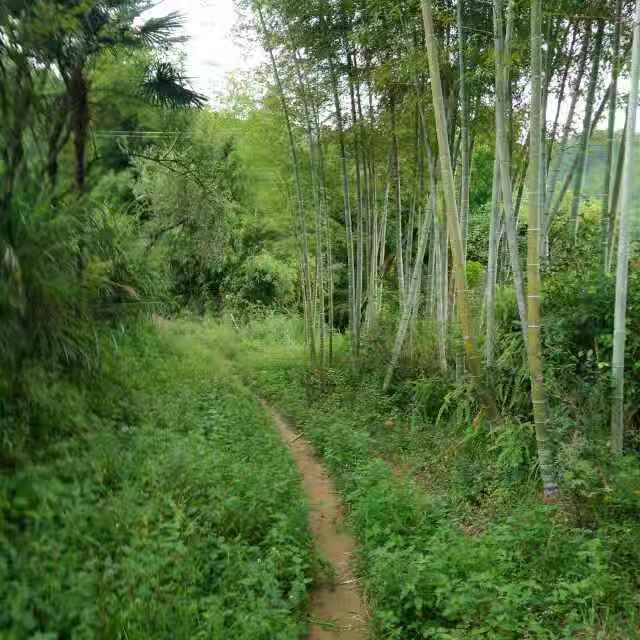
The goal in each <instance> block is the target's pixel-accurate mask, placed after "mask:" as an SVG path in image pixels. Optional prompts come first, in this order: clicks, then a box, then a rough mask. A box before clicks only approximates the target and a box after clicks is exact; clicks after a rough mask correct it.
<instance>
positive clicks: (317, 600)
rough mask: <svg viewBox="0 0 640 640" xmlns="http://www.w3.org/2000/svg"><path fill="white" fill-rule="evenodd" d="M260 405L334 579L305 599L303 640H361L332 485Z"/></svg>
mask: <svg viewBox="0 0 640 640" xmlns="http://www.w3.org/2000/svg"><path fill="white" fill-rule="evenodd" d="M260 402H261V403H262V405H263V407H264V408H265V409H266V410H267V412H268V413H269V414H270V415H271V417H272V418H273V421H274V422H275V424H276V426H277V427H278V431H279V432H280V435H281V436H282V439H283V440H284V441H285V443H286V444H287V446H288V447H289V450H290V451H291V454H292V456H293V458H294V460H295V462H296V464H297V466H298V469H299V470H300V474H301V475H302V481H303V486H304V490H305V493H306V494H307V498H308V500H309V509H310V513H309V521H310V522H309V524H310V528H311V532H312V533H313V536H314V539H315V543H316V547H317V549H318V551H319V553H320V555H321V556H322V558H323V559H324V560H325V561H327V562H328V563H329V564H330V565H331V567H332V568H333V571H334V574H335V583H334V584H330V585H325V584H321V585H319V586H318V587H317V588H316V589H315V590H314V591H313V593H312V594H311V607H310V611H309V617H310V632H309V640H338V639H339V640H366V638H368V637H369V634H368V626H367V619H368V614H367V608H366V606H365V603H364V601H363V599H362V597H361V596H360V593H359V591H358V583H357V580H356V578H355V576H354V574H353V571H352V569H351V559H352V557H353V555H354V552H355V549H356V542H355V540H354V539H353V537H352V536H350V535H349V534H347V533H345V531H344V530H343V525H344V516H343V511H342V505H341V503H340V500H339V498H338V496H337V493H336V490H335V486H334V484H333V482H332V480H331V478H330V477H329V475H328V473H327V472H326V471H325V469H324V468H323V466H322V465H321V464H320V463H319V462H318V461H317V460H316V459H315V457H314V454H313V450H312V448H311V445H310V444H309V443H308V442H307V441H306V440H304V439H303V438H302V437H300V435H299V434H296V433H295V432H294V431H293V429H292V428H291V427H290V426H289V425H288V424H287V422H286V421H285V420H284V418H283V417H282V416H281V415H280V414H279V413H278V412H277V411H275V410H274V409H273V408H272V407H271V406H269V405H268V404H267V403H266V402H265V401H264V400H261V401H260Z"/></svg>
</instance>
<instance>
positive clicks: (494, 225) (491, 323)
mask: <svg viewBox="0 0 640 640" xmlns="http://www.w3.org/2000/svg"><path fill="white" fill-rule="evenodd" d="M499 172H500V163H499V161H498V155H497V154H496V156H495V159H494V161H493V187H492V190H491V224H490V227H489V257H488V264H487V286H486V301H485V310H486V314H487V316H486V317H487V327H486V338H485V359H486V363H487V367H493V364H494V356H495V353H494V352H495V340H496V281H497V266H498V240H499V238H498V230H499V229H498V227H499V226H500V187H499V185H500V176H499V175H498V174H499Z"/></svg>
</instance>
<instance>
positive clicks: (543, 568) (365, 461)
mask: <svg viewBox="0 0 640 640" xmlns="http://www.w3.org/2000/svg"><path fill="white" fill-rule="evenodd" d="M207 331H208V334H209V341H210V344H211V346H212V348H216V345H218V347H217V348H218V349H220V348H221V349H222V350H223V351H224V353H225V356H226V357H227V358H229V359H230V360H231V361H232V362H233V363H234V367H235V369H236V371H238V372H240V373H241V374H242V375H243V376H244V378H245V379H246V380H247V381H248V382H250V383H251V384H253V385H254V387H255V389H256V390H257V391H258V392H259V393H261V394H262V395H264V396H266V397H268V398H269V399H270V400H271V401H272V402H273V403H274V404H275V405H276V406H277V407H278V408H279V410H281V411H282V412H283V413H285V414H286V415H287V416H288V417H289V418H290V419H291V420H292V421H294V422H295V424H296V425H297V426H298V427H299V428H300V429H302V430H304V433H305V435H306V437H307V438H309V439H310V440H311V441H312V443H313V444H314V446H315V448H316V451H317V452H318V453H319V454H320V455H321V456H322V457H323V458H324V460H325V462H326V464H327V465H328V466H329V467H330V469H331V471H332V472H333V474H334V475H335V477H336V479H337V481H338V486H339V488H340V490H341V491H342V494H343V496H344V499H345V501H346V503H347V504H348V506H349V508H350V523H351V526H352V527H353V529H354V531H355V533H356V534H357V536H358V539H359V542H360V545H361V555H360V572H361V576H362V580H363V583H364V586H365V588H366V592H367V595H368V597H369V600H370V603H371V605H372V609H373V611H374V616H375V621H374V622H375V627H376V631H377V633H378V635H379V637H380V638H385V639H397V640H409V639H413V638H434V639H439V640H444V639H456V640H463V639H469V638H491V639H505V640H516V639H522V638H540V639H549V640H551V639H554V640H555V639H558V638H603V639H604V638H606V639H614V638H618V639H620V640H622V639H630V638H635V637H638V633H637V612H638V606H639V598H638V579H637V575H638V569H639V568H640V557H639V555H638V552H637V544H636V543H635V539H636V538H637V536H638V534H639V533H640V528H639V526H638V521H637V513H636V515H635V516H633V515H631V516H629V514H628V513H627V514H626V515H625V512H624V510H618V511H616V510H615V509H613V510H610V511H608V512H607V514H605V515H602V516H601V517H600V519H596V520H594V521H589V520H588V519H584V518H582V519H581V518H580V517H577V516H576V514H575V513H572V511H571V507H570V505H569V504H564V503H563V504H560V505H554V506H545V505H543V504H541V500H540V498H539V495H538V494H537V485H536V481H535V477H534V474H533V472H532V470H531V469H530V468H528V467H527V465H526V464H524V463H523V461H524V460H526V459H535V458H533V457H532V456H530V455H529V453H528V452H527V451H526V449H527V447H530V446H531V442H530V440H531V434H530V433H529V431H528V429H527V428H523V427H521V426H520V427H515V426H514V427H512V428H509V427H506V428H504V429H503V430H502V431H501V432H500V433H499V434H494V435H490V434H489V433H488V431H487V430H486V429H482V428H475V427H476V426H477V425H474V424H473V419H472V418H473V417H472V416H465V415H464V413H462V414H461V413H459V412H457V411H452V412H451V414H450V417H449V419H447V420H443V419H442V416H441V415H440V421H438V414H439V411H438V408H437V407H436V408H435V409H434V410H432V411H431V413H430V414H429V411H427V412H426V413H425V412H421V411H418V410H416V406H415V398H416V396H417V395H418V394H419V393H422V395H424V394H425V385H427V386H428V385H429V384H437V382H436V381H422V382H420V383H419V384H421V385H422V387H421V389H418V390H416V389H414V392H413V393H411V394H408V393H407V391H406V389H405V390H399V391H398V394H397V395H396V396H395V397H391V396H384V395H383V394H381V393H380V391H379V388H380V386H379V381H377V380H370V379H367V378H366V377H362V376H361V375H355V374H354V373H353V372H352V371H351V369H350V367H349V366H347V365H346V364H342V365H340V364H338V365H337V366H336V368H335V369H333V370H330V371H329V372H327V373H326V374H322V375H320V374H318V373H315V374H314V373H313V372H311V373H310V372H309V370H308V368H307V366H306V365H305V358H304V350H303V348H302V346H301V344H300V340H299V338H300V330H299V329H296V328H295V327H293V326H292V325H289V328H287V324H286V322H285V321H284V320H280V321H278V320H271V321H270V324H269V323H268V324H267V325H264V324H263V325H250V326H249V327H248V328H247V329H244V330H243V334H242V336H243V338H242V339H241V336H239V335H238V334H235V335H234V334H233V331H232V329H230V328H225V327H215V326H213V325H212V326H210V327H209V328H208V329H207ZM220 345H221V346H220ZM427 395H428V393H427ZM408 396H410V397H411V398H412V400H411V401H408V400H407V397H408ZM426 404H427V405H428V404H429V403H428V402H427V403H426ZM421 406H422V408H424V406H425V404H424V403H423V405H421ZM613 497H614V498H615V496H613ZM613 501H614V502H615V500H613Z"/></svg>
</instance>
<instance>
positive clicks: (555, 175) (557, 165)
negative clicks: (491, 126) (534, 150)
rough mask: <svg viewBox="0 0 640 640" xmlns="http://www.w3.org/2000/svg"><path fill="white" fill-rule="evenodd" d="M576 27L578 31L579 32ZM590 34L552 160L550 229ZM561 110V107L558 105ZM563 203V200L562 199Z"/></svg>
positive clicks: (547, 217)
mask: <svg viewBox="0 0 640 640" xmlns="http://www.w3.org/2000/svg"><path fill="white" fill-rule="evenodd" d="M577 28H578V27H577V26H576V30H577ZM590 34H591V30H588V31H587V33H586V35H585V39H584V42H583V43H582V53H581V55H580V62H579V65H578V74H577V76H576V80H575V83H574V85H573V95H572V97H571V104H570V105H569V113H568V114H567V119H566V121H565V124H564V129H563V131H562V140H561V142H560V148H559V149H558V151H556V154H555V155H554V156H552V157H551V158H550V163H549V164H550V170H549V181H548V183H547V194H546V197H545V202H546V207H545V216H544V222H545V227H547V228H550V226H551V222H550V218H552V217H553V213H552V212H553V210H552V209H551V205H552V204H553V199H554V196H555V191H556V186H557V184H558V180H559V179H560V172H561V170H562V160H563V158H564V155H565V153H566V150H567V143H568V141H569V136H570V135H571V127H572V125H573V119H574V117H575V112H576V107H577V105H578V99H579V97H580V87H581V85H582V79H583V78H584V73H585V70H586V68H587V58H588V57H589V44H590ZM558 108H560V105H558ZM560 201H561V199H560Z"/></svg>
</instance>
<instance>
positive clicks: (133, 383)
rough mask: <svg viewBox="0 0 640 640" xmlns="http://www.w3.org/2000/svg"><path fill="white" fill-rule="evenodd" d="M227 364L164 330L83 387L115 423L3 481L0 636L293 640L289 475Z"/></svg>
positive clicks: (308, 562) (300, 615) (306, 563)
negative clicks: (98, 384) (100, 382)
mask: <svg viewBox="0 0 640 640" xmlns="http://www.w3.org/2000/svg"><path fill="white" fill-rule="evenodd" d="M222 365H223V363H221V362H220V361H217V360H215V359H214V358H213V357H212V353H211V352H210V351H209V352H208V351H205V350H204V349H203V348H202V344H201V343H200V342H199V341H198V340H197V339H196V338H194V337H192V336H190V335H187V334H184V333H181V332H180V331H179V330H176V329H174V328H168V329H165V330H164V331H163V332H162V335H161V336H158V335H156V334H150V333H148V334H145V335H143V336H141V337H140V336H139V337H137V338H136V339H135V340H130V341H128V342H127V343H126V344H124V345H122V346H121V348H120V351H119V353H118V354H116V355H115V356H114V357H113V358H112V359H111V361H110V363H108V364H107V365H106V368H107V369H110V374H109V375H108V376H107V377H109V379H110V380H111V382H112V384H111V385H108V384H106V382H105V387H104V389H96V390H94V392H93V395H94V396H95V404H96V405H100V406H103V407H106V406H108V407H110V409H109V410H110V411H111V417H110V418H109V419H107V417H106V414H105V413H104V412H103V413H101V414H100V415H98V414H93V415H92V416H91V420H90V421H89V420H88V422H87V425H86V426H85V427H84V428H83V429H81V430H80V431H79V432H77V433H76V434H75V435H74V436H73V437H66V438H64V439H61V440H59V441H58V442H57V444H50V445H49V446H48V448H47V450H46V451H44V452H40V454H39V455H38V456H37V461H35V460H34V461H33V462H32V463H30V464H22V465H21V466H20V468H18V469H17V470H13V471H12V473H10V474H9V473H5V474H3V475H0V602H2V606H0V637H2V638H6V639H7V640H9V639H11V640H18V639H22V638H39V639H40V640H44V639H45V638H47V639H53V638H104V639H116V638H118V639H120V638H122V639H131V640H133V639H134V638H140V639H142V638H145V639H146V638H167V639H169V638H171V639H172V640H175V639H184V640H187V639H188V640H193V639H194V638H225V640H226V639H242V640H248V639H252V640H254V639H255V640H260V639H264V640H273V639H280V640H289V639H294V638H298V637H300V635H301V633H303V632H304V629H305V626H306V623H305V620H304V608H305V605H306V601H307V588H308V584H309V581H310V578H309V576H310V572H311V567H312V554H311V545H310V538H309V533H308V528H307V510H306V506H305V503H304V498H303V496H302V494H301V490H300V487H299V478H298V475H297V471H296V470H295V467H294V464H293V462H292V460H291V459H290V458H289V457H288V455H287V453H286V452H285V450H284V449H283V446H282V444H281V442H280V441H279V439H278V436H277V435H276V434H275V432H274V430H273V428H272V427H271V425H270V424H269V422H268V420H267V418H266V417H265V416H264V414H263V412H262V410H261V408H259V406H258V405H257V404H256V402H255V400H254V398H252V397H251V396H250V395H249V394H248V393H247V391H246V390H245V389H243V388H242V387H240V386H239V385H236V384H234V382H233V381H232V379H230V378H229V376H228V375H227V373H228V372H227V371H225V370H224V368H223V366H222ZM103 394H106V396H107V397H100V396H101V395H103ZM118 404H119V405H120V406H121V409H120V410H118V411H115V415H114V410H113V407H114V406H117V405H118ZM88 418H89V416H87V419H88ZM70 419H71V417H70ZM76 422H78V420H76ZM80 422H82V421H80ZM89 422H90V424H89Z"/></svg>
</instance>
